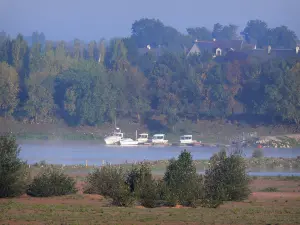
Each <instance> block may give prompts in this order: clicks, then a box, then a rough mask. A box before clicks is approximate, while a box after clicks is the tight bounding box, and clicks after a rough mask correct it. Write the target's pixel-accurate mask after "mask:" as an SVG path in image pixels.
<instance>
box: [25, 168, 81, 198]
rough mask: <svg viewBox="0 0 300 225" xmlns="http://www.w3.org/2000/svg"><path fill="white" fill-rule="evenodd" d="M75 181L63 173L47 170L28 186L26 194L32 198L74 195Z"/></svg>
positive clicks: (51, 169)
mask: <svg viewBox="0 0 300 225" xmlns="http://www.w3.org/2000/svg"><path fill="white" fill-rule="evenodd" d="M76 191H77V190H76V188H75V181H74V179H73V178H71V177H69V176H67V175H65V174H64V173H63V172H61V171H59V170H57V169H53V168H48V169H45V170H44V171H42V172H41V173H39V174H38V175H37V176H36V177H35V178H34V179H33V182H32V183H31V184H30V185H29V188H28V190H27V194H28V195H30V196H33V197H50V196H61V195H68V194H73V193H76Z"/></svg>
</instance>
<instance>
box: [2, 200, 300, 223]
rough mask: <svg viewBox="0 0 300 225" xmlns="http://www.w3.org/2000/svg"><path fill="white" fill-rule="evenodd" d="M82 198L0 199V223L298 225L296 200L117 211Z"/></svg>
mask: <svg viewBox="0 0 300 225" xmlns="http://www.w3.org/2000/svg"><path fill="white" fill-rule="evenodd" d="M108 204H109V202H108V200H106V199H96V200H90V199H87V196H86V195H82V197H80V196H79V197H78V195H75V197H74V198H72V196H68V197H67V198H66V197H60V198H46V199H30V198H20V199H13V200H8V199H7V200H1V202H0V221H1V222H2V224H11V223H14V224H16V223H18V224H299V223H300V198H299V199H297V198H294V199H266V200H261V199H260V200H256V199H250V200H248V201H245V202H242V203H226V204H225V205H223V206H221V207H220V208H217V209H209V208H196V209H193V208H181V209H178V208H155V209H145V208H136V207H132V208H118V207H111V206H109V205H108Z"/></svg>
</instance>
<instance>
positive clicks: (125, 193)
mask: <svg viewBox="0 0 300 225" xmlns="http://www.w3.org/2000/svg"><path fill="white" fill-rule="evenodd" d="M125 181H126V179H125V173H124V171H123V169H122V168H117V167H113V166H104V167H102V168H101V169H96V170H95V171H94V172H92V173H90V174H89V175H88V177H87V187H86V190H85V192H86V193H93V194H100V195H103V196H104V197H110V198H112V200H113V204H114V205H118V206H129V205H131V204H132V203H133V200H134V199H133V195H132V193H131V191H130V187H129V185H128V184H127V183H126V182H125Z"/></svg>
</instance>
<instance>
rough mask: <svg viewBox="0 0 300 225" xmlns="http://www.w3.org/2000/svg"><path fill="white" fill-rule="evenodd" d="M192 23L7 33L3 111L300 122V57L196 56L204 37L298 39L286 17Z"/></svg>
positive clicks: (35, 116)
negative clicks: (124, 30)
mask: <svg viewBox="0 0 300 225" xmlns="http://www.w3.org/2000/svg"><path fill="white" fill-rule="evenodd" d="M237 31H238V27H237V26H236V25H233V24H229V25H222V24H219V23H217V24H215V25H214V27H213V28H212V29H209V28H206V27H189V28H187V34H183V33H180V32H179V31H177V30H176V29H175V28H173V27H170V26H166V25H164V24H163V23H162V22H161V21H159V20H155V19H146V18H145V19H140V20H138V21H135V22H134V23H133V24H132V34H131V36H129V37H124V38H115V39H112V40H109V41H107V40H103V39H101V40H97V39H95V40H94V41H90V42H88V43H86V42H84V41H81V40H78V39H74V41H72V42H67V41H51V40H48V39H47V38H46V36H45V34H43V33H39V32H34V33H33V34H32V35H31V36H29V37H24V36H23V35H22V34H19V35H18V36H17V37H16V38H11V37H10V36H9V35H7V34H6V33H5V32H1V33H0V88H1V89H0V116H2V117H13V118H14V119H16V120H20V121H23V122H26V121H27V122H39V123H55V122H56V121H58V120H64V121H65V122H66V123H67V124H69V125H72V126H76V125H91V126H94V125H99V124H103V123H106V122H108V123H111V122H113V120H114V118H115V116H118V117H119V118H120V117H121V118H127V119H135V120H137V121H138V122H139V123H146V120H148V119H149V118H152V117H153V116H154V115H157V116H161V117H162V118H164V121H165V124H166V126H169V127H171V126H173V125H174V124H176V123H177V122H178V121H179V120H181V119H188V120H197V119H207V118H209V119H216V118H222V119H225V118H227V119H230V118H239V117H241V116H243V117H245V118H250V119H251V120H252V121H259V120H267V119H268V121H269V122H271V123H286V122H287V123H295V124H299V123H300V91H299V90H300V61H299V58H293V57H284V58H272V59H269V60H255V59H254V58H252V57H248V58H247V59H246V60H239V59H234V60H230V59H228V58H226V56H219V57H212V55H211V54H210V53H209V52H201V54H194V55H190V56H187V53H188V51H189V49H191V47H192V46H193V43H194V41H195V39H197V41H212V40H213V39H215V40H221V41H229V40H243V41H245V42H246V43H249V44H251V43H255V48H261V49H264V48H267V46H272V48H274V49H275V48H278V49H282V50H283V51H284V50H286V49H293V51H294V50H295V49H296V46H297V44H298V43H299V42H298V37H297V36H296V34H295V32H293V31H292V30H290V29H289V28H288V27H286V26H280V27H275V28H269V27H268V25H267V23H265V22H264V21H260V20H251V21H249V22H248V23H247V24H246V26H245V28H244V29H243V31H242V32H241V33H238V32H237Z"/></svg>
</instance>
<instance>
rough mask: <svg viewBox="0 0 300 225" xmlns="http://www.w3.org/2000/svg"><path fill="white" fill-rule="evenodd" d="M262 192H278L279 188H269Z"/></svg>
mask: <svg viewBox="0 0 300 225" xmlns="http://www.w3.org/2000/svg"><path fill="white" fill-rule="evenodd" d="M260 191H262V192H277V191H278V188H276V187H267V188H264V189H262V190H260Z"/></svg>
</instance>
